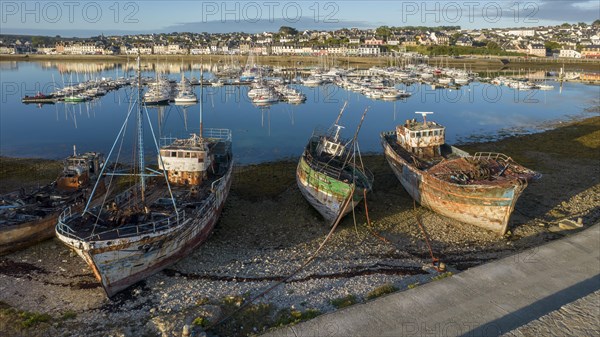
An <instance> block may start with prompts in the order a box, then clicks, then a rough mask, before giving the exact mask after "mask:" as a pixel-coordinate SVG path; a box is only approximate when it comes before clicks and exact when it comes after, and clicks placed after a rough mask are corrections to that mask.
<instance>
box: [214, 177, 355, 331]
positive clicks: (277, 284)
mask: <svg viewBox="0 0 600 337" xmlns="http://www.w3.org/2000/svg"><path fill="white" fill-rule="evenodd" d="M354 188H355V187H354V186H352V189H351V190H350V195H349V196H348V198H347V199H346V200H345V201H344V203H343V204H342V207H341V208H340V212H339V213H338V215H337V217H336V218H335V220H334V223H333V225H332V226H331V230H329V233H328V234H327V236H326V237H325V239H324V240H323V241H322V242H321V244H320V245H319V247H318V248H317V250H316V251H315V252H314V253H313V254H312V255H311V256H310V257H309V258H308V259H307V260H306V261H305V262H304V263H303V264H302V265H300V267H298V268H297V269H296V270H294V271H293V272H292V273H291V274H289V275H288V276H286V277H285V278H283V279H282V280H280V281H277V283H275V284H274V285H272V286H270V287H269V288H267V289H266V290H264V291H263V292H261V293H260V294H258V295H256V296H254V297H252V298H251V299H249V300H248V301H246V302H244V303H243V304H242V305H240V307H239V308H237V309H236V310H235V311H233V312H232V313H230V314H229V315H227V316H225V317H224V318H222V319H220V320H219V321H217V322H216V323H214V324H212V325H210V326H209V327H207V328H206V330H210V329H213V328H215V327H216V326H218V325H221V324H223V323H224V322H226V321H228V320H229V319H230V318H231V317H233V316H235V315H236V314H237V313H239V312H240V311H242V310H243V309H245V308H246V307H248V306H249V305H250V304H252V303H253V302H255V301H256V300H257V299H259V298H261V297H263V296H265V295H266V294H268V293H270V292H271V291H273V290H274V289H275V288H277V287H278V286H279V285H281V284H283V283H285V282H286V281H288V280H289V279H291V278H292V277H294V276H296V275H297V274H298V273H299V272H301V271H302V270H304V268H306V267H307V266H308V265H309V264H310V263H311V262H312V261H313V260H314V259H315V258H316V257H317V256H318V255H319V253H320V252H321V250H322V249H323V247H324V246H325V244H326V243H327V241H329V239H330V238H331V236H332V235H333V232H334V231H335V229H336V228H337V226H338V224H339V223H340V221H341V220H342V218H343V217H344V213H345V212H346V209H348V205H350V202H351V201H353V199H354V198H353V196H354Z"/></svg>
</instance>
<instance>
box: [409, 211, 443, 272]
mask: <svg viewBox="0 0 600 337" xmlns="http://www.w3.org/2000/svg"><path fill="white" fill-rule="evenodd" d="M413 210H414V211H415V217H416V219H417V224H418V225H419V228H420V229H421V233H423V237H424V238H425V243H426V244H427V248H428V249H429V254H430V255H431V264H432V265H433V269H435V270H436V271H437V272H438V273H439V272H442V270H441V269H440V268H439V263H440V259H438V258H436V257H435V256H434V255H433V249H431V243H429V235H427V231H425V227H424V226H423V223H422V222H421V216H419V214H417V213H416V212H417V202H416V201H415V199H413Z"/></svg>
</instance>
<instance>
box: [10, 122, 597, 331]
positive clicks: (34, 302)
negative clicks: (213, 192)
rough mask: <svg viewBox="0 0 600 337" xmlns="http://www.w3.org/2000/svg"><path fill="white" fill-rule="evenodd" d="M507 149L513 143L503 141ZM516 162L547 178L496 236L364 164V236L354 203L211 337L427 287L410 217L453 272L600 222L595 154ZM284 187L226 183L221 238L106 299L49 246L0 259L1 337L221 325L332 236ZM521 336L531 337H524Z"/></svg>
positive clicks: (533, 156)
mask: <svg viewBox="0 0 600 337" xmlns="http://www.w3.org/2000/svg"><path fill="white" fill-rule="evenodd" d="M548 135H549V136H548V137H552V134H551V133H549V134H548ZM511 141H513V142H514V141H519V140H515V139H513V140H510V139H509V140H503V141H502V142H511ZM477 146H480V145H477ZM487 146H488V148H489V144H487ZM469 150H471V149H469ZM520 156H522V157H523V158H527V161H528V162H527V163H524V164H526V165H527V166H529V167H530V168H533V169H536V170H540V171H541V172H542V173H543V174H544V177H543V178H542V180H541V181H540V182H538V183H534V184H532V185H531V186H529V187H528V188H527V190H526V191H525V193H524V195H523V196H522V197H521V199H520V200H519V202H518V203H517V206H516V211H515V212H514V213H513V217H512V219H511V232H510V234H508V235H506V236H504V237H498V236H496V235H495V234H493V233H490V232H487V231H485V230H483V229H479V228H475V227H471V226H466V225H461V224H460V223H456V222H454V221H451V220H449V219H447V218H444V217H441V216H439V215H436V214H435V213H432V212H430V211H427V210H426V209H423V208H421V207H419V206H416V207H414V206H413V202H412V199H410V197H409V196H408V194H407V193H406V192H405V191H404V190H403V189H402V187H401V185H400V184H399V182H398V181H397V180H396V178H395V177H394V176H393V174H392V172H391V170H390V169H389V168H388V166H387V163H386V162H385V160H384V159H383V157H382V156H369V157H368V158H366V163H367V166H368V167H369V168H370V169H371V171H373V172H374V174H375V177H376V179H375V186H374V192H373V193H371V194H370V195H369V196H368V207H369V216H370V218H371V220H372V223H371V228H370V229H369V228H368V227H367V224H366V220H365V219H366V216H365V208H364V206H363V205H360V206H359V207H357V210H356V224H355V223H354V221H353V217H352V215H351V214H350V215H349V216H347V217H346V218H345V219H344V220H343V221H342V223H341V224H340V226H339V227H338V229H337V230H336V232H335V234H334V235H333V236H332V238H331V240H330V241H329V242H328V243H327V245H326V246H325V248H324V249H323V251H322V252H321V254H319V256H318V257H317V258H316V259H315V260H314V261H313V263H312V264H310V265H309V266H308V267H307V268H306V269H304V270H303V271H301V272H300V273H299V274H297V275H296V276H294V277H293V278H292V279H291V280H288V281H287V282H285V283H284V284H282V285H280V286H278V287H277V288H275V289H274V290H273V291H272V292H270V293H269V294H267V295H266V296H264V297H261V298H259V299H257V301H256V303H262V304H263V306H260V305H259V306H257V305H254V306H251V307H250V308H249V309H248V310H249V314H248V315H244V312H243V311H242V312H241V313H238V314H236V315H234V316H233V317H232V319H230V320H229V321H227V323H225V324H222V325H220V326H218V327H216V328H215V329H212V330H209V333H210V334H218V335H248V334H254V333H260V332H262V331H265V330H266V329H268V328H269V327H273V326H276V325H278V324H281V323H282V322H283V323H289V322H290V321H289V320H283V321H282V320H278V317H279V318H281V313H282V312H284V313H285V312H287V313H288V314H287V315H288V316H290V312H291V313H292V316H293V312H294V310H297V311H298V312H307V311H308V310H310V309H314V310H318V311H313V312H316V313H325V312H330V311H333V310H336V306H335V305H333V304H332V301H335V300H337V299H340V298H343V297H346V296H348V295H353V296H354V299H355V300H356V301H359V302H360V301H365V300H367V297H368V294H369V292H371V291H373V290H375V289H376V288H378V287H380V286H382V285H393V286H394V287H395V289H399V290H405V289H407V288H409V287H412V286H415V285H417V284H422V283H425V282H428V281H430V280H431V279H432V278H433V277H435V276H438V275H439V274H438V272H437V271H435V270H434V269H433V268H432V266H431V258H430V255H429V251H428V249H427V246H426V245H425V243H424V240H423V234H422V232H421V230H420V229H419V227H418V226H417V220H416V218H417V216H419V217H421V219H422V223H423V225H424V227H425V229H426V231H427V233H428V234H429V237H430V240H431V242H432V247H433V252H434V254H435V255H436V257H439V258H440V259H441V261H442V262H444V263H445V264H446V265H447V270H449V271H451V272H453V273H457V272H460V271H461V270H464V269H466V268H469V267H472V266H476V265H480V264H482V263H486V262H488V261H491V260H494V259H497V258H500V257H504V256H506V255H509V254H514V253H515V252H518V251H520V250H523V249H527V248H530V247H533V246H536V245H539V244H542V243H544V242H547V241H549V240H553V239H557V238H560V237H562V236H563V235H565V233H570V232H572V231H573V230H579V228H577V229H573V230H565V228H567V227H565V223H564V222H563V223H562V225H561V221H563V220H565V219H571V220H574V221H577V219H578V218H581V221H582V223H583V228H585V227H587V226H588V225H591V224H592V223H595V222H597V221H598V220H599V219H600V184H599V182H600V181H599V177H600V167H598V165H597V163H598V158H597V156H595V157H594V156H592V157H591V158H588V157H584V158H573V159H569V160H564V158H559V157H557V156H558V155H556V154H551V153H547V152H541V151H526V153H521V154H520ZM291 166H292V167H293V165H291ZM275 167H277V166H275ZM289 167H290V164H285V163H284V164H282V165H281V168H282V172H276V169H273V166H271V168H270V170H274V171H271V173H272V174H273V175H276V174H282V175H291V177H292V178H293V171H292V172H291V173H290V172H288V171H289ZM259 168H260V167H259ZM244 174H249V173H247V172H246V173H244ZM261 177H263V176H261ZM244 179H245V180H244V181H246V180H248V177H244ZM250 180H252V179H250ZM284 181H286V183H285V186H282V188H281V191H282V192H280V193H276V194H274V195H273V196H269V197H265V198H260V197H259V198H257V197H255V196H248V194H247V193H245V192H243V191H245V188H244V186H241V185H240V184H241V183H239V182H237V183H234V186H233V188H232V193H231V196H230V198H229V199H228V200H227V204H226V207H225V210H224V213H223V215H222V217H221V219H220V221H219V223H218V224H217V228H216V230H215V232H214V234H213V236H212V237H211V238H210V239H209V240H208V241H207V242H206V243H205V244H204V245H202V246H201V247H200V248H199V249H197V250H196V251H194V252H193V254H191V255H190V256H188V257H187V258H185V259H183V260H182V261H180V262H179V263H177V264H175V265H172V266H170V267H169V268H168V269H166V270H164V271H163V272H160V273H158V274H156V275H154V276H152V277H149V278H148V279H147V280H145V281H143V282H140V283H138V284H137V285H135V286H133V287H130V288H129V289H128V290H126V291H124V292H122V293H120V294H119V295H117V296H116V297H115V298H113V299H111V300H109V299H106V298H105V295H104V293H103V291H102V288H101V287H100V285H99V284H98V282H97V281H96V280H95V278H94V277H93V275H92V273H91V271H90V269H89V268H88V267H87V266H86V265H85V263H84V262H83V260H81V259H80V258H79V257H77V256H75V255H74V254H72V253H70V252H69V250H68V249H67V248H66V247H65V246H64V245H62V244H61V243H60V242H59V241H58V240H56V239H53V240H49V241H46V242H43V243H41V244H38V245H36V246H33V247H30V248H28V249H26V250H23V251H20V252H16V253H13V254H10V255H7V256H4V257H0V328H2V329H0V330H3V331H4V332H5V334H3V335H5V336H19V335H31V336H44V335H50V336H82V335H86V336H106V335H110V336H156V335H161V334H162V335H163V336H170V335H171V333H174V334H172V335H178V334H180V332H181V328H182V325H183V324H184V323H188V324H189V323H191V321H192V320H194V318H197V317H205V318H207V319H208V321H209V322H211V323H214V322H216V321H218V320H219V319H220V318H223V317H224V316H225V315H226V314H227V313H229V312H231V311H232V310H231V309H232V308H234V309H235V308H236V307H239V305H240V303H241V302H242V301H243V300H244V299H248V298H252V297H253V296H256V295H258V294H260V293H261V292H262V291H264V290H266V289H267V288H269V287H270V286H272V285H273V284H275V282H277V281H279V280H281V279H283V278H285V277H286V276H288V275H289V274H290V273H292V272H293V271H294V270H296V268H298V267H299V266H300V265H302V263H303V262H304V261H305V260H306V259H307V258H308V257H309V256H311V254H312V253H313V252H314V251H315V250H316V249H317V247H318V246H319V244H320V243H321V241H322V240H323V239H324V238H325V236H326V235H327V233H328V232H329V227H328V224H326V223H325V222H324V221H323V220H322V219H321V218H320V216H319V214H318V213H317V212H316V211H315V210H314V209H312V208H311V207H310V205H308V203H307V202H306V201H305V200H304V199H303V198H302V196H301V194H300V192H299V191H298V189H297V187H296V186H295V184H293V183H289V181H290V180H289V179H287V180H285V179H284ZM375 234H376V235H375ZM381 237H383V238H385V240H382V239H381ZM524 258H530V257H524ZM531 258H535V257H534V256H533V257H531ZM7 308H8V309H7ZM10 308H12V309H10ZM286 310H287V311H286ZM18 311H27V312H38V313H48V314H50V315H51V318H50V319H49V320H47V321H46V322H39V323H37V324H34V325H33V327H30V328H27V327H24V326H23V324H20V322H19V321H18V320H16V319H14V318H15V317H17V316H18ZM15 312H17V314H16V313H15ZM15 315H16V316H15ZM278 315H279V316H278ZM22 316H23V314H22V315H21V316H19V317H22ZM246 316H251V319H250V318H249V317H246ZM302 317H304V316H302ZM286 318H289V317H286ZM208 325H210V324H208ZM532 329H534V328H532ZM528 331H537V330H527V331H526V332H524V333H525V334H527V333H528Z"/></svg>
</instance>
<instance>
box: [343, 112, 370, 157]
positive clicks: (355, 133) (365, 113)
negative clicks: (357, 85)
mask: <svg viewBox="0 0 600 337" xmlns="http://www.w3.org/2000/svg"><path fill="white" fill-rule="evenodd" d="M367 111H369V107H366V108H365V111H364V112H363V114H362V117H361V118H360V122H359V123H358V127H357V128H356V132H354V137H353V138H352V141H351V142H352V146H353V147H354V148H355V144H356V138H358V132H359V131H360V128H361V127H362V124H363V122H364V120H365V116H366V115H367ZM352 154H354V151H352V152H350V151H348V155H347V156H346V160H344V165H343V166H342V167H344V166H346V164H348V160H350V155H352Z"/></svg>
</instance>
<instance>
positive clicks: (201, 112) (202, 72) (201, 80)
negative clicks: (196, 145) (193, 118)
mask: <svg viewBox="0 0 600 337" xmlns="http://www.w3.org/2000/svg"><path fill="white" fill-rule="evenodd" d="M203 89H204V69H203V68H202V61H200V134H199V135H198V136H200V138H202V131H203V130H202V115H203V111H202V94H203Z"/></svg>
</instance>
